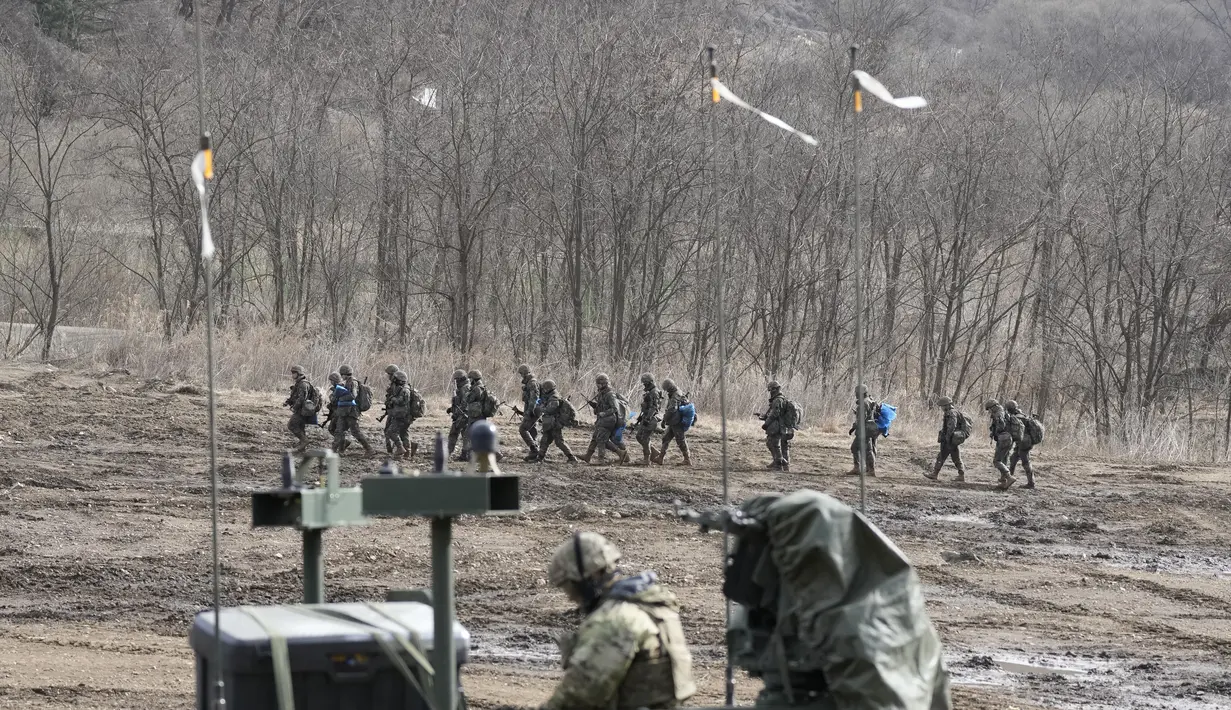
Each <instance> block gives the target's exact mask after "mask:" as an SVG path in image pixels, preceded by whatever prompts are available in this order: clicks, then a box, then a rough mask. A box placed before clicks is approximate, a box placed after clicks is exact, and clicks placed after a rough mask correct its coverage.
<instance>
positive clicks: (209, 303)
mask: <svg viewBox="0 0 1231 710" xmlns="http://www.w3.org/2000/svg"><path fill="white" fill-rule="evenodd" d="M199 4H200V3H198V2H195V1H194V3H193V6H192V14H193V15H194V17H193V19H194V23H193V24H194V32H195V34H196V45H197V47H196V48H197V133H199V134H200V135H201V142H202V148H203V149H206V150H208V149H209V144H208V138H207V137H206V133H205V58H204V57H205V52H204V50H203V49H202V46H201V10H202V8H200V7H198V5H199ZM204 183H205V194H204V195H202V197H201V206H202V209H201V243H202V245H204V243H205V234H206V229H207V227H206V220H207V219H209V217H208V216H207V215H206V212H205V205H206V204H207V202H208V200H209V197H208V195H209V181H208V180H205V181H204ZM204 262H205V263H204V271H205V368H206V382H207V384H208V387H209V489H210V490H209V492H210V535H211V545H210V546H211V548H212V553H213V574H212V575H211V576H212V577H213V580H214V584H213V586H214V589H213V596H214V662H213V669H214V707H215V708H218V709H219V710H221V709H222V708H225V707H226V704H227V701H226V692H225V691H226V687H225V681H224V680H223V674H222V659H223V656H222V583H221V580H220V579H219V577H220V576H221V572H222V566H221V564H220V563H219V560H218V427H217V424H216V423H215V421H214V412H215V407H216V401H215V400H216V398H215V396H214V288H213V281H214V270H213V259H212V258H208V259H205V260H204Z"/></svg>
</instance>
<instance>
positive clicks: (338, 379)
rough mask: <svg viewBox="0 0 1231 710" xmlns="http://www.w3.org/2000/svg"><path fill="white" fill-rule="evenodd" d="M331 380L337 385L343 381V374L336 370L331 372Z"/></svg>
mask: <svg viewBox="0 0 1231 710" xmlns="http://www.w3.org/2000/svg"><path fill="white" fill-rule="evenodd" d="M329 381H330V382H332V383H334V384H335V385H336V384H338V383H339V382H341V381H342V376H341V375H339V374H338V373H336V372H331V373H329Z"/></svg>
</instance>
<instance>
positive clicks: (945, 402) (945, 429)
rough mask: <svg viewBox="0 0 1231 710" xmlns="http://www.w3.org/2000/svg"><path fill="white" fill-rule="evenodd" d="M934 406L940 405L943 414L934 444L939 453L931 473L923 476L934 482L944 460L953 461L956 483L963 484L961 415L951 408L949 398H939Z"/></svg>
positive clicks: (964, 477)
mask: <svg viewBox="0 0 1231 710" xmlns="http://www.w3.org/2000/svg"><path fill="white" fill-rule="evenodd" d="M936 404H938V405H940V408H941V409H943V410H944V412H945V415H944V418H943V419H942V420H941V422H940V432H939V433H938V434H937V435H936V442H937V443H938V444H940V453H939V454H938V455H937V456H936V463H935V464H934V465H933V466H932V472H931V473H925V474H923V475H924V477H926V478H930V479H932V480H933V481H935V480H936V479H937V478H940V469H941V468H943V467H944V465H945V460H946V459H953V465H954V466H956V467H957V482H958V483H963V482H965V481H966V467H965V466H963V465H962V451H961V448H960V447H961V445H962V443H963V442H964V441H965V438H963V437H962V436H961V434H960V433H959V430H960V429H961V428H962V425H963V423H962V413H961V412H960V411H959V410H958V409H957V408H956V407H954V406H953V400H952V399H950V398H949V397H941V398H940V399H938V400H936ZM967 433H969V432H967ZM955 434H957V437H955V436H954V435H955ZM959 439H960V441H959Z"/></svg>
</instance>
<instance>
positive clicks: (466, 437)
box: [460, 417, 475, 461]
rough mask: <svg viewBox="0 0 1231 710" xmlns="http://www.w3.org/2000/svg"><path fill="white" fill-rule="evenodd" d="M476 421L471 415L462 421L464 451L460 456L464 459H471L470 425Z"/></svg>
mask: <svg viewBox="0 0 1231 710" xmlns="http://www.w3.org/2000/svg"><path fill="white" fill-rule="evenodd" d="M474 421H475V420H473V419H471V418H470V417H466V418H465V419H462V420H461V422H462V453H461V457H460V458H461V459H462V460H463V461H469V460H470V425H471V424H473V423H474Z"/></svg>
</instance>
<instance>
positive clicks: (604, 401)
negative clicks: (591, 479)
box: [577, 373, 628, 464]
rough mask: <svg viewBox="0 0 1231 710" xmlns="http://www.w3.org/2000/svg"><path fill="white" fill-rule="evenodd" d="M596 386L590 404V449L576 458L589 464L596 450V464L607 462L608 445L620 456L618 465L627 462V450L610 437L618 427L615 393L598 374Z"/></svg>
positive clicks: (618, 411)
mask: <svg viewBox="0 0 1231 710" xmlns="http://www.w3.org/2000/svg"><path fill="white" fill-rule="evenodd" d="M594 384H596V385H598V393H597V394H595V395H594V400H593V402H591V404H592V405H593V407H594V432H593V434H591V436H590V447H589V448H587V449H586V452H585V453H584V454H582V455H581V456H578V457H577V458H579V459H581V460H582V461H585V462H586V463H590V459H591V457H593V456H594V452H595V450H596V449H597V450H598V463H600V464H604V463H606V462H607V447H608V444H609V443H610V444H611V445H612V446H613V447H614V449H615V450H616V452H618V453H619V455H620V463H627V462H628V449H627V448H625V447H624V445H623V444H617V443H616V442H615V441H613V439H612V437H613V436H615V432H616V429H618V428H619V427H620V405H619V403H618V402H617V401H616V396H615V392H613V391H612V390H611V380H610V378H608V377H607V375H605V374H602V373H599V375H598V377H595V378H594Z"/></svg>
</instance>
